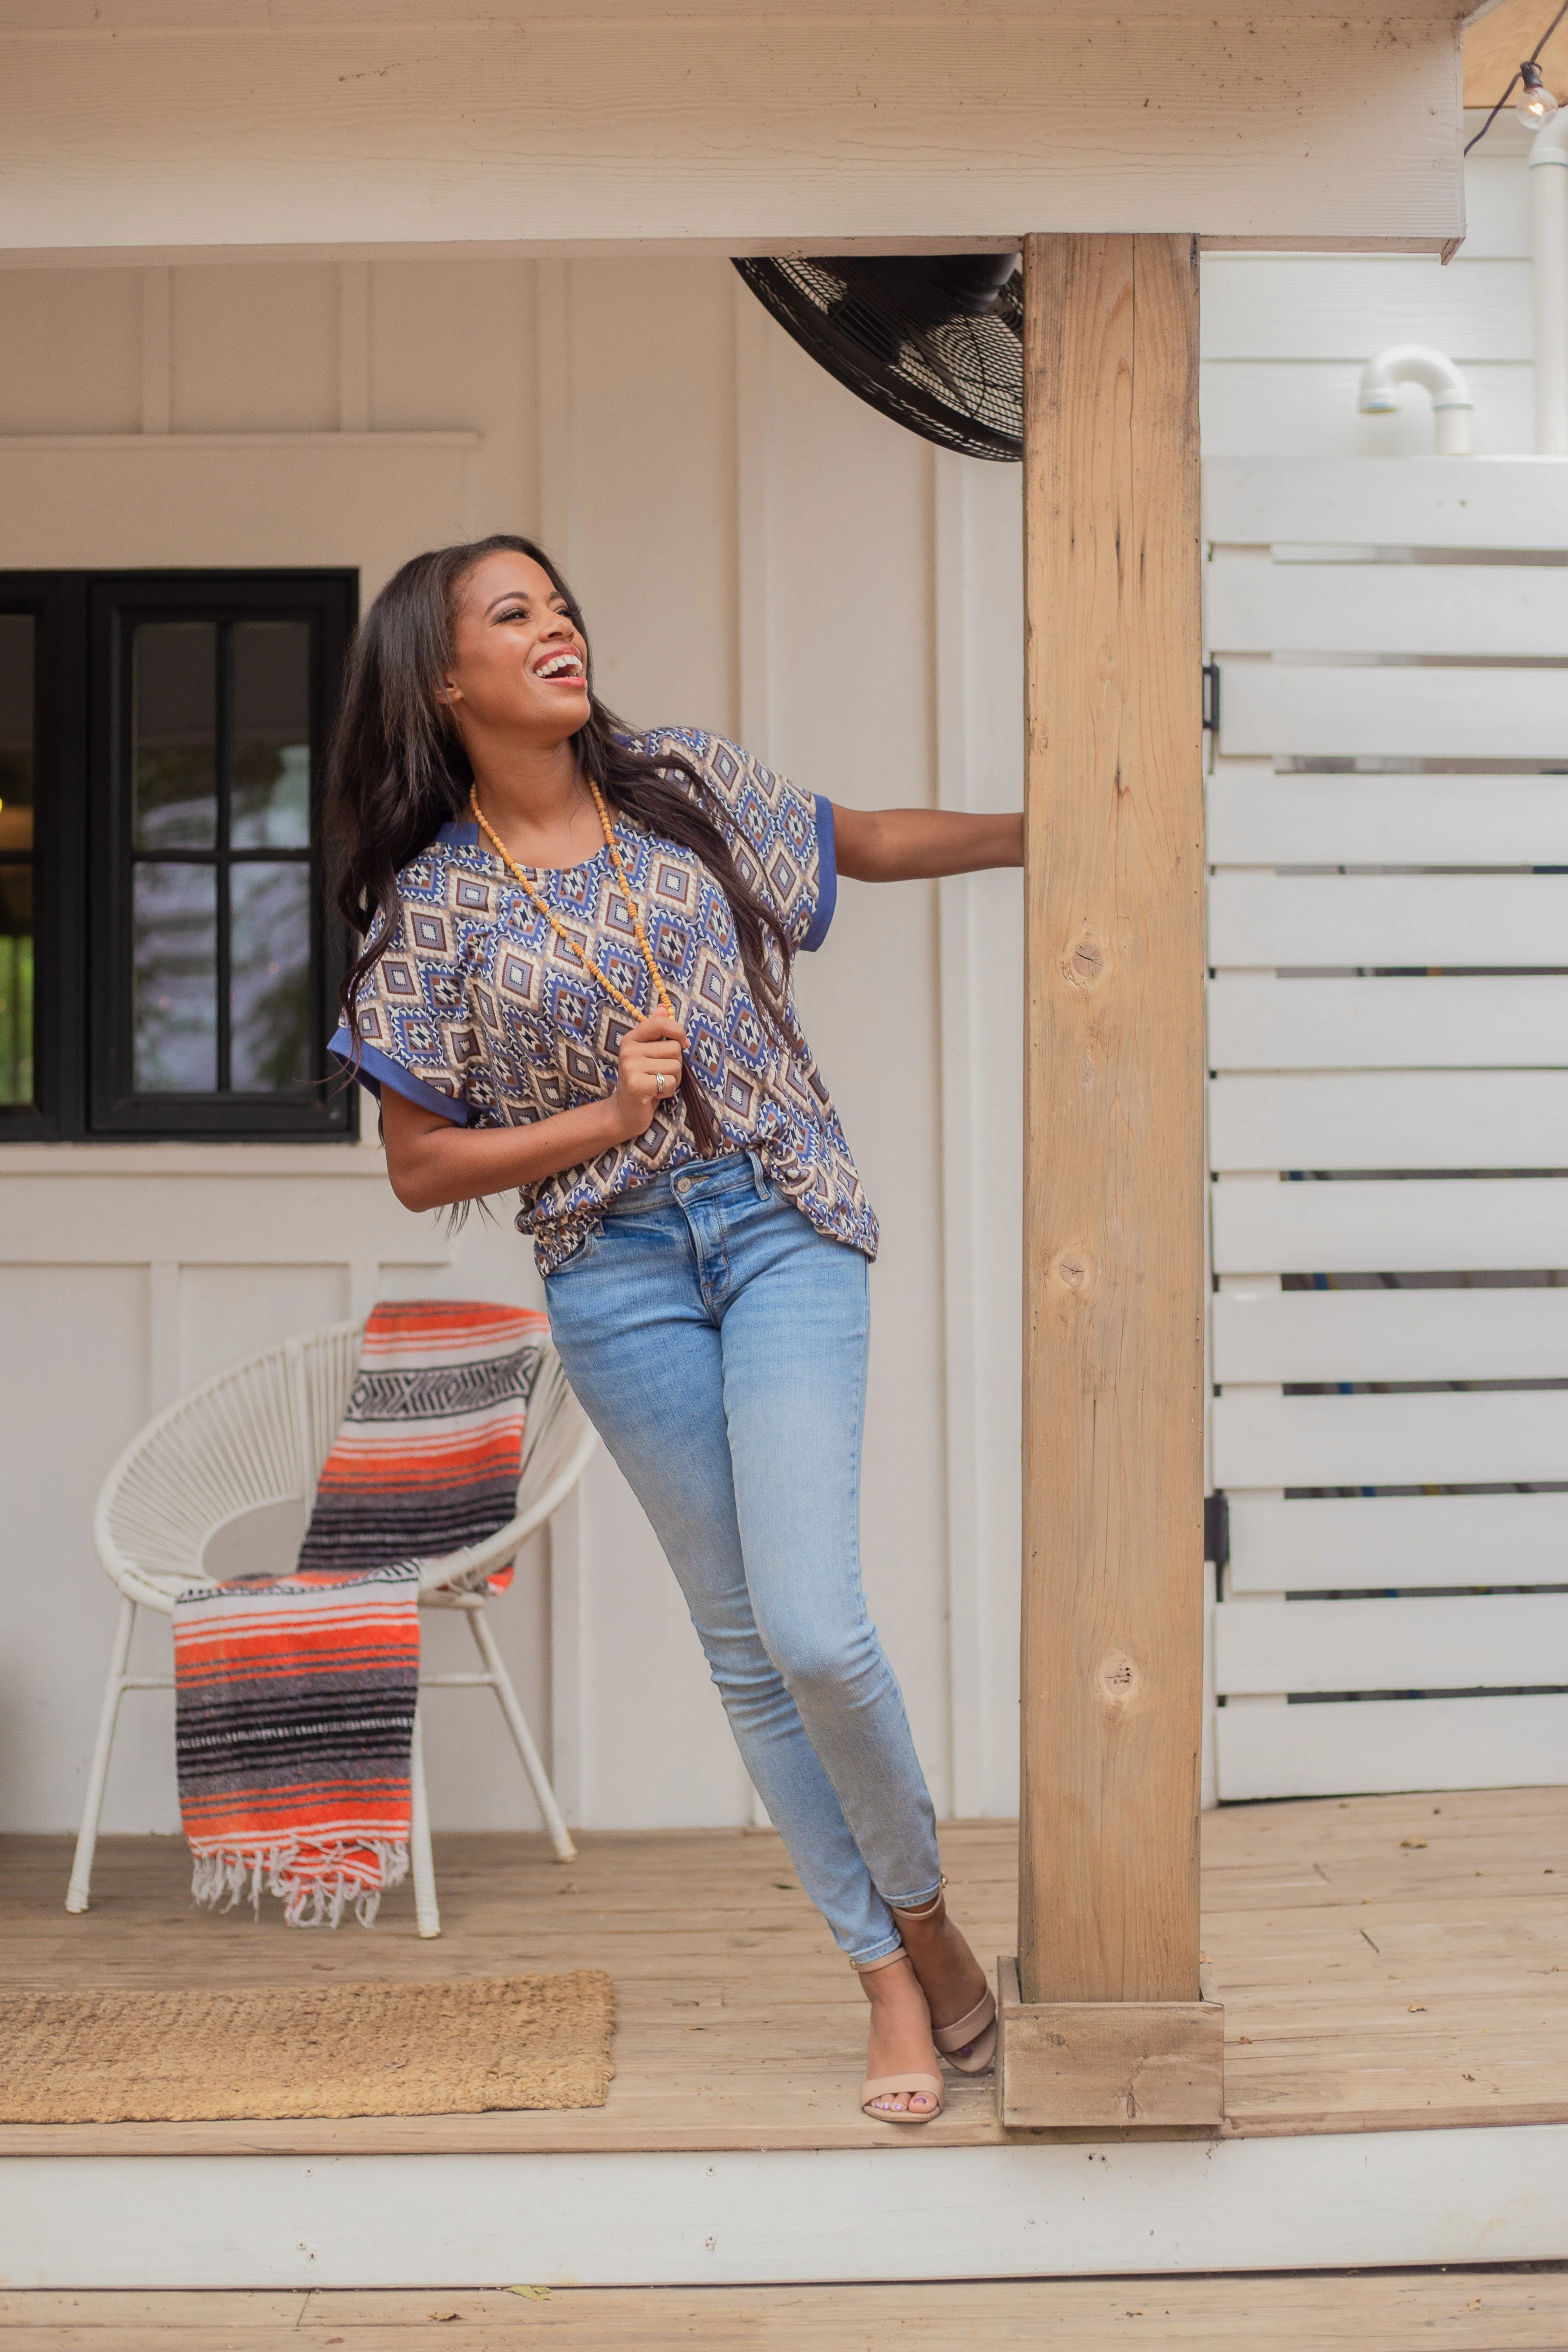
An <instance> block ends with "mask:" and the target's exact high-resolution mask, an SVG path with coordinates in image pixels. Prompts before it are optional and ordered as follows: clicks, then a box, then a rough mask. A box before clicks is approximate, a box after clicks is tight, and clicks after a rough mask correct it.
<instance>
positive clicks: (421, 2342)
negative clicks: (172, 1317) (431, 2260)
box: [0, 2265, 1568, 2352]
mask: <svg viewBox="0 0 1568 2352" xmlns="http://www.w3.org/2000/svg"><path fill="white" fill-rule="evenodd" d="M1565 2318H1568V2273H1565V2272H1564V2271H1563V2269H1562V2268H1561V2267H1557V2266H1553V2267H1550V2268H1549V2267H1547V2266H1546V2265H1542V2266H1540V2267H1538V2268H1533V2269H1531V2270H1529V2271H1524V2272H1520V2271H1512V2272H1510V2271H1458V2270H1456V2271H1394V2272H1382V2273H1364V2272H1363V2273H1350V2274H1346V2273H1333V2272H1326V2273H1323V2272H1320V2273H1315V2274H1310V2275H1302V2274H1300V2273H1296V2274H1293V2275H1290V2276H1288V2277H1280V2278H1189V2279H1146V2278H1145V2279H1040V2280H1034V2279H1031V2280H1017V2281H995V2280H986V2281H980V2282H977V2283H976V2284H973V2285H967V2286H965V2285H957V2286H942V2285H937V2286H932V2285H929V2284H927V2285H921V2286H898V2285H893V2286H831V2287H811V2286H805V2287H685V2288H682V2287H654V2288H647V2287H588V2288H572V2287H568V2288H561V2287H557V2288H555V2289H554V2290H553V2291H552V2290H550V2289H548V2288H538V2287H535V2288H531V2289H528V2290H526V2291H525V2292H522V2293H518V2292H516V2291H514V2290H510V2289H504V2288H503V2289H500V2290H497V2291H494V2292H487V2293H481V2294H474V2293H472V2292H466V2293H463V2292H460V2293H458V2294H453V2293H450V2292H447V2293H441V2292H438V2291H437V2292H431V2291H428V2290H423V2291H421V2292H420V2293H418V2294H409V2293H406V2292H403V2293H399V2292H395V2291H393V2292H389V2291H383V2292H381V2293H375V2292H371V2293H342V2292H331V2291H329V2292H326V2293H322V2292H321V2291H320V2290H318V2291H317V2292H316V2293H314V2294H284V2293H275V2294H199V2293H197V2294H43V2293H34V2294H0V2340H3V2341H4V2343H5V2347H6V2352H321V2347H325V2346H328V2345H334V2344H338V2345H342V2347H344V2352H426V2347H430V2352H434V2347H436V2346H437V2345H439V2346H440V2347H441V2352H454V2347H457V2352H527V2347H536V2352H622V2347H626V2346H636V2347H637V2352H677V2347H691V2346H701V2345H708V2346H710V2347H719V2346H723V2347H730V2352H733V2347H736V2346H739V2345H747V2346H756V2347H759V2352H770V2347H776V2352H784V2347H789V2352H891V2347H894V2346H904V2347H910V2346H915V2347H919V2346H921V2345H923V2346H926V2347H931V2352H955V2347H958V2346H961V2345H968V2346H973V2347H975V2352H1023V2347H1026V2346H1027V2347H1030V2352H1119V2348H1120V2347H1142V2352H1176V2347H1193V2352H1197V2347H1205V2352H1258V2346H1259V2345H1260V2344H1263V2343H1267V2344H1268V2346H1269V2347H1270V2352H1324V2347H1325V2346H1329V2345H1333V2344H1337V2343H1340V2342H1342V2341H1353V2342H1354V2343H1355V2344H1356V2345H1357V2347H1360V2352H1417V2347H1420V2352H1562V2347H1563V2340H1564V2322H1565Z"/></svg>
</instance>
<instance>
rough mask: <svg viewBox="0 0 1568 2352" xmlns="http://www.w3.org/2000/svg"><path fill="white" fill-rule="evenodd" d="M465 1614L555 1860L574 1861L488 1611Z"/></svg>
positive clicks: (573, 1849)
mask: <svg viewBox="0 0 1568 2352" xmlns="http://www.w3.org/2000/svg"><path fill="white" fill-rule="evenodd" d="M463 1613H464V1615H465V1616H466V1617H467V1618H468V1631H469V1632H470V1633H472V1635H473V1637H474V1641H475V1643H476V1645H477V1646H478V1649H479V1655H480V1657H481V1658H482V1659H483V1660H484V1662H485V1670H486V1672H487V1673H488V1674H489V1677H490V1687H491V1689H492V1690H493V1691H494V1692H495V1695H496V1697H497V1699H498V1700H499V1701H500V1711H501V1713H502V1714H503V1715H504V1716H505V1717H506V1727H507V1729H508V1730H509V1731H510V1734H511V1736H512V1739H513V1742H514V1744H515V1746H516V1748H517V1752H518V1754H519V1755H520V1756H521V1759H522V1769H523V1770H524V1771H525V1772H526V1773H527V1775H528V1780H529V1786H530V1787H531V1789H532V1790H533V1796H534V1801H535V1803H536V1804H537V1805H538V1807H539V1810H540V1811H541V1812H542V1814H543V1815H544V1826H545V1828H546V1829H547V1830H548V1831H549V1832H550V1843H551V1844H552V1846H553V1847H554V1849H555V1859H556V1861H557V1862H575V1861H576V1859H577V1849H576V1847H575V1846H574V1844H573V1843H572V1832H571V1831H570V1830H569V1829H568V1828H567V1826H566V1822H565V1819H564V1817H563V1813H562V1811H561V1808H560V1806H559V1805H558V1804H557V1803H556V1801H555V1791H554V1790H553V1789H552V1787H551V1785H550V1775H549V1773H548V1772H547V1771H546V1770H545V1769H544V1759H543V1758H542V1756H541V1755H540V1752H539V1750H538V1748H536V1747H535V1746H534V1744H533V1734H532V1732H531V1731H530V1729H529V1727H528V1718H527V1717H526V1716H525V1715H524V1714H523V1711H522V1708H521V1705H520V1703H519V1700H518V1696H517V1693H516V1691H515V1690H514V1689H513V1687H512V1680H511V1676H510V1675H509V1674H508V1672H507V1670H506V1661H505V1659H504V1658H503V1657H502V1656H501V1654H500V1646H499V1644H498V1643H497V1641H496V1637H495V1635H494V1634H493V1633H491V1632H490V1629H489V1625H488V1624H487V1623H486V1622H485V1612H484V1611H483V1610H482V1609H468V1610H465V1611H464V1612H463Z"/></svg>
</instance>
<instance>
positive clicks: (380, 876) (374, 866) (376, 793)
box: [327, 531, 789, 1157]
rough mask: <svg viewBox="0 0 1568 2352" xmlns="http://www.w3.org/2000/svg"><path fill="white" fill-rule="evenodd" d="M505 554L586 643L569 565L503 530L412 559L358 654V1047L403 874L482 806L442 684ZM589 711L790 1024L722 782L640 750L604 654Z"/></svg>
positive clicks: (708, 1126) (779, 955) (778, 934)
mask: <svg viewBox="0 0 1568 2352" xmlns="http://www.w3.org/2000/svg"><path fill="white" fill-rule="evenodd" d="M502 551H508V552H510V553H512V554H515V555H526V556H528V557H530V558H531V560H532V561H533V562H535V563H537V564H538V565H539V566H540V568H541V570H542V571H543V572H547V573H548V574H549V576H550V579H551V582H552V585H553V586H554V589H555V591H556V593H557V594H558V595H560V596H561V597H563V599H564V601H565V604H566V608H567V611H568V613H569V614H570V616H571V619H572V623H573V625H574V627H575V628H576V629H577V630H579V631H580V632H581V634H582V635H583V638H584V643H586V642H587V635H588V633H587V630H586V628H585V627H584V622H583V613H582V607H581V606H580V605H579V604H578V602H577V599H576V598H575V596H574V594H573V593H572V591H571V589H570V588H569V587H568V586H567V584H566V583H565V581H564V580H563V578H562V575H561V570H560V567H559V565H558V564H555V563H553V562H552V561H551V559H550V557H549V556H548V555H546V553H545V552H544V550H543V549H542V547H539V546H536V545H535V543H534V541H532V540H531V539H519V538H515V537H513V536H512V535H511V534H510V532H505V531H500V532H497V533H496V534H495V535H494V536H493V537H491V538H489V539H480V540H475V541H471V542H470V543H469V544H468V545H467V546H462V547H440V548H437V549H435V550H433V551H432V552H430V553H429V554H427V555H416V556H415V557H414V558H413V559H412V561H411V562H407V563H405V565H404V566H403V568H402V570H401V571H399V572H395V573H394V575H393V577H392V578H391V579H390V580H389V581H388V582H387V583H386V585H385V587H384V589H383V590H382V592H381V593H380V595H379V596H377V597H376V599H375V601H374V604H372V605H371V607H370V610H369V611H368V612H367V613H366V614H365V616H364V619H363V622H362V623H361V625H360V628H359V631H358V634H357V635H356V636H355V638H354V642H353V647H352V649H351V651H350V654H349V662H348V672H347V676H346V677H345V679H344V682H343V697H342V709H341V710H340V713H339V717H338V723H337V727H336V730H335V732H334V734H333V739H332V745H331V752H330V754H329V758H328V767H327V839H328V849H329V856H330V858H331V866H332V895H333V898H334V901H335V903H336V906H337V908H338V910H339V912H340V913H341V914H342V916H343V917H344V919H345V920H347V921H348V922H349V923H351V924H352V925H353V929H354V930H355V931H356V932H357V933H358V935H359V936H360V938H361V939H362V940H363V942H364V945H363V950H362V952H361V953H360V955H359V956H358V957H357V958H356V959H355V961H354V962H353V965H351V967H350V969H349V972H348V975H347V977H346V979H345V980H344V982H343V984H342V1011H343V1017H344V1019H345V1021H346V1022H347V1024H348V1028H349V1034H350V1035H351V1037H353V1038H355V1039H356V1051H357V1036H358V1029H357V1024H356V1021H355V1005H356V1002H357V999H358V996H359V992H360V990H361V988H362V987H363V984H364V982H365V980H366V978H367V976H368V975H369V973H370V972H371V971H372V970H373V969H374V965H375V964H376V963H377V962H378V961H379V960H380V958H381V957H382V956H383V955H384V953H385V951H386V947H387V944H388V941H389V940H390V937H391V918H392V914H393V910H394V908H395V906H396V901H397V888H396V877H397V876H398V873H399V872H400V870H401V869H402V868H403V867H404V866H406V865H407V864H408V861H409V859H410V858H412V857H416V856H418V854H419V852H420V851H421V850H422V849H426V848H428V847H429V845H430V844H431V843H432V842H433V841H434V840H435V838H436V835H437V834H438V833H439V831H440V830H441V827H442V826H443V825H444V824H451V823H453V822H455V821H457V820H460V819H461V818H462V817H463V816H464V815H465V814H466V813H467V810H468V794H469V792H470V790H471V788H472V785H473V781H474V772H473V770H472V768H471V767H470V765H469V763H468V753H467V751H465V750H464V748H463V742H462V738H461V736H460V735H459V734H458V729H457V725H456V722H455V720H454V719H453V717H452V714H451V709H450V706H449V705H448V704H447V702H446V701H445V700H443V699H442V698H441V696H440V693H439V688H440V686H441V682H442V678H443V677H444V675H445V673H446V671H447V668H448V667H449V665H450V662H451V657H452V626H453V620H454V616H455V614H456V610H457V601H458V592H459V591H460V589H461V587H462V584H463V582H464V581H465V580H466V579H467V577H468V573H469V572H472V570H473V569H474V567H475V565H476V564H478V563H480V562H483V561H484V559H485V557H486V556H487V555H495V554H499V553H500V552H502ZM588 704H589V715H588V718H587V719H586V720H585V721H584V724H583V726H582V727H580V728H579V729H578V730H577V733H576V735H575V736H574V739H573V740H574V744H575V747H576V752H577V759H578V762H579V765H580V766H581V768H582V771H583V773H584V776H586V777H588V778H590V779H591V780H592V782H595V784H597V785H598V787H599V790H600V791H601V792H602V793H603V794H604V796H605V801H606V802H607V803H609V805H610V807H611V808H613V809H614V810H616V812H617V813H618V814H620V815H622V816H624V817H626V818H627V819H628V820H629V821H630V822H631V823H632V824H636V825H640V826H642V827H643V828H644V829H645V830H646V831H647V832H649V833H652V834H657V835H660V836H661V837H662V838H663V839H664V840H666V841H669V842H673V843H675V844H676V845H678V846H679V847H680V848H682V849H686V850H689V851H690V852H691V853H692V854H693V855H694V856H697V857H699V858H700V859H701V861H702V863H703V865H704V866H706V867H707V868H708V871H709V872H710V874H711V875H712V877H713V878H714V880H715V881H716V882H717V883H718V885H719V887H720V888H721V890H722V891H723V893H724V896H725V898H727V899H728V900H729V902H730V912H731V916H732V917H733V919H734V924H735V932H736V937H737V940H738V941H739V944H740V950H741V961H742V966H743V967H744V970H745V974H746V979H747V981H748V982H749V983H750V986H751V991H752V998H753V1000H754V1002H755V1003H756V1004H757V1006H758V1009H759V1011H760V1012H761V1013H762V1014H763V1019H764V1020H771V1021H772V1022H773V1024H774V1025H775V1026H776V1027H779V1028H781V1029H782V1028H784V1025H785V1024H787V1022H788V1013H787V1010H786V1005H787V975H788V971H789V942H788V940H787V939H786V938H785V935H784V927H783V925H782V924H781V923H780V921H779V919H778V916H777V915H776V913H775V912H774V910H773V908H772V907H770V906H769V905H768V904H767V902H766V901H765V900H764V899H763V898H762V897H761V896H760V895H759V894H758V893H757V892H756V891H755V890H753V889H752V887H750V886H749V885H748V883H747V882H746V881H745V880H744V879H743V878H742V875H741V873H740V871H739V869H738V867H737V866H736V863H735V859H734V856H733V855H732V853H731V848H730V845H729V843H728V842H727V841H726V840H725V838H724V835H723V834H722V833H721V830H720V828H719V825H718V824H717V823H716V822H715V821H714V818H713V817H712V816H711V815H710V814H709V807H708V801H709V791H710V787H709V786H708V784H707V782H705V780H704V778H703V776H702V774H701V772H700V770H699V769H698V768H697V767H696V765H695V764H694V763H693V762H692V761H689V760H687V759H685V758H683V757H681V756H680V755H679V754H677V753H675V752H673V751H666V752H664V753H663V754H662V755H661V757H660V758H659V759H658V761H654V760H652V759H650V758H649V757H648V756H647V753H646V752H643V751H637V750H636V749H635V748H634V746H633V742H632V740H631V730H629V729H628V728H627V727H626V726H625V725H624V724H623V722H622V721H621V720H620V719H617V718H616V715H615V713H614V712H613V711H611V710H608V709H605V705H604V704H603V703H602V702H601V701H600V700H599V698H598V697H597V695H595V692H594V689H593V656H592V652H591V650H590V654H589V663H588ZM680 1097H681V1100H682V1102H683V1104H684V1105H685V1108H686V1117H687V1121H688V1124H689V1127H690V1129H691V1135H692V1139H693V1141H694V1142H695V1143H696V1146H697V1149H698V1150H699V1151H700V1153H702V1154H703V1156H704V1157H707V1156H709V1155H710V1154H711V1153H712V1152H713V1150H715V1149H716V1147H717V1145H718V1142H719V1130H718V1127H717V1124H716V1122H715V1120H714V1117H713V1113H712V1110H711V1108H710V1106H709V1103H708V1101H707V1099H706V1097H704V1095H703V1093H702V1091H701V1088H700V1086H699V1084H698V1082H697V1078H696V1076H695V1073H694V1072H693V1071H692V1070H691V1068H690V1066H689V1065H688V1066H687V1067H686V1068H685V1069H683V1071H682V1073H681V1080H680Z"/></svg>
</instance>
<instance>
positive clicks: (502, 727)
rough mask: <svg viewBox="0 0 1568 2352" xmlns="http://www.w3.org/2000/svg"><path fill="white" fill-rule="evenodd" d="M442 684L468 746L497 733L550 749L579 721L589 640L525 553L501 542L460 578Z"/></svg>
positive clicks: (585, 708)
mask: <svg viewBox="0 0 1568 2352" xmlns="http://www.w3.org/2000/svg"><path fill="white" fill-rule="evenodd" d="M444 686H445V692H446V698H447V703H448V706H449V707H450V709H451V710H452V713H453V716H454V717H455V718H456V719H457V722H458V729H459V730H460V731H461V733H462V735H463V737H464V740H466V741H468V743H469V745H470V750H471V749H472V745H473V741H474V739H476V738H480V739H482V738H485V737H489V738H491V739H493V738H494V737H496V736H498V735H504V736H511V737H513V738H517V737H521V738H522V739H523V740H526V741H527V742H528V743H530V744H531V745H535V746H537V747H538V748H539V749H541V750H549V749H553V748H554V747H555V746H556V745H557V744H560V743H563V742H565V741H566V740H567V739H568V738H569V737H570V736H573V735H575V733H576V732H577V730H578V729H579V728H580V727H581V726H582V725H583V724H584V721H585V720H586V719H587V717H588V713H589V702H588V646H587V642H586V640H585V639H584V636H583V635H582V633H581V631H580V630H579V629H578V628H577V627H576V626H575V625H574V622H573V621H572V619H571V616H570V615H569V614H568V612H567V610H566V599H565V598H564V596H563V595H562V593H561V592H560V590H559V589H558V588H557V587H556V585H555V583H554V582H553V581H552V579H551V577H550V574H549V572H546V571H545V570H544V569H543V567H542V565H541V564H538V563H535V562H534V561H533V559H532V557H531V556H527V555H521V554H518V553H515V552H514V551H511V550H510V549H504V548H503V549H500V550H498V551H497V552H496V553H495V554H493V555H487V556H486V557H485V558H484V559H483V561H482V562H479V563H476V564H475V566H474V568H473V570H472V571H471V572H468V574H467V576H466V577H465V578H464V579H463V581H462V582H461V583H460V584H459V587H458V602H457V609H456V612H455V613H454V614H453V620H452V653H451V659H450V661H449V662H448V664H447V671H446V676H445V679H444Z"/></svg>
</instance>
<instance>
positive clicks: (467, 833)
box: [436, 818, 479, 849]
mask: <svg viewBox="0 0 1568 2352" xmlns="http://www.w3.org/2000/svg"><path fill="white" fill-rule="evenodd" d="M436 838H437V841H438V842H439V843H440V844H441V845H442V847H443V848H445V849H477V848H478V847H479V826H478V825H477V824H458V821H457V819H456V818H454V819H453V821H452V823H451V824H444V825H443V826H442V827H441V830H440V832H439V833H438V834H437V835H436Z"/></svg>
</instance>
